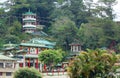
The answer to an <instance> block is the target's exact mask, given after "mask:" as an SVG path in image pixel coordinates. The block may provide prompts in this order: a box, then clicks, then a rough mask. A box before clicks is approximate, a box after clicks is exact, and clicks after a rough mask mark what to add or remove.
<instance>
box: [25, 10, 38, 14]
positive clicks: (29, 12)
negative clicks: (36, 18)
mask: <svg viewBox="0 0 120 78" xmlns="http://www.w3.org/2000/svg"><path fill="white" fill-rule="evenodd" d="M23 15H36V14H35V13H33V12H31V11H30V10H29V11H28V12H26V13H24V14H23Z"/></svg>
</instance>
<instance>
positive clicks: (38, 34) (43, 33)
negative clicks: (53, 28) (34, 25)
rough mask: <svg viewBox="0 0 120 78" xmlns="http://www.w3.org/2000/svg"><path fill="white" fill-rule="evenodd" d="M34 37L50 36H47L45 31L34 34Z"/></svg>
mask: <svg viewBox="0 0 120 78" xmlns="http://www.w3.org/2000/svg"><path fill="white" fill-rule="evenodd" d="M32 35H36V36H48V34H46V33H45V32H43V31H39V32H33V33H32Z"/></svg>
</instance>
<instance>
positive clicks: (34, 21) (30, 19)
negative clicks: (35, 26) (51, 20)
mask: <svg viewBox="0 0 120 78" xmlns="http://www.w3.org/2000/svg"><path fill="white" fill-rule="evenodd" d="M23 22H35V20H31V19H29V20H24V21H23Z"/></svg>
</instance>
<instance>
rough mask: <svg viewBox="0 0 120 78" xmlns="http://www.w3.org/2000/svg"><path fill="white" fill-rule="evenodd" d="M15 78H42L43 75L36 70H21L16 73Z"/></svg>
mask: <svg viewBox="0 0 120 78" xmlns="http://www.w3.org/2000/svg"><path fill="white" fill-rule="evenodd" d="M13 78H42V75H41V74H40V72H39V71H37V70H36V69H34V68H20V69H18V70H17V71H15V73H14V76H13Z"/></svg>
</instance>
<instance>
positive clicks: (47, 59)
mask: <svg viewBox="0 0 120 78" xmlns="http://www.w3.org/2000/svg"><path fill="white" fill-rule="evenodd" d="M63 53H64V52H63V51H62V50H51V49H49V50H44V51H42V52H41V53H40V54H39V55H38V56H39V60H40V61H41V62H43V63H44V64H46V65H48V66H50V67H51V66H55V65H57V64H58V63H60V62H61V61H62V59H63Z"/></svg>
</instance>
